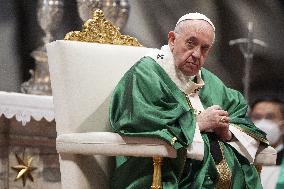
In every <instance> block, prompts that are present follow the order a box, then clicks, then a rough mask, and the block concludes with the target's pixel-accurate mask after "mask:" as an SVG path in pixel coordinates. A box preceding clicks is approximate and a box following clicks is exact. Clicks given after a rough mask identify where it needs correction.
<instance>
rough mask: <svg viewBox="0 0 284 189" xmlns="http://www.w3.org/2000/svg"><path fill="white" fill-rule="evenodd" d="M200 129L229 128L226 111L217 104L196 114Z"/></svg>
mask: <svg viewBox="0 0 284 189" xmlns="http://www.w3.org/2000/svg"><path fill="white" fill-rule="evenodd" d="M197 123H198V126H199V130H200V131H207V130H211V131H216V130H219V129H220V130H223V131H224V130H229V117H228V112H226V111H224V110H222V108H221V107H220V106H218V105H213V106H211V107H209V108H207V109H206V110H204V111H203V112H201V113H200V114H199V115H198V116H197Z"/></svg>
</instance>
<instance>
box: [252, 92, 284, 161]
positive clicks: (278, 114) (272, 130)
mask: <svg viewBox="0 0 284 189" xmlns="http://www.w3.org/2000/svg"><path fill="white" fill-rule="evenodd" d="M250 117H251V120H252V121H253V122H254V124H255V125H256V126H257V127H258V128H259V129H261V130H263V131H264V132H265V133H266V134H267V136H266V137H267V139H268V141H269V143H270V145H271V146H272V147H274V148H275V149H276V151H277V160H276V165H280V164H281V161H282V158H283V155H284V141H283V133H284V121H283V119H284V102H283V101H281V100H280V99H278V98H275V97H269V96H267V97H262V98H259V99H257V100H255V101H254V102H253V103H252V105H251V113H250Z"/></svg>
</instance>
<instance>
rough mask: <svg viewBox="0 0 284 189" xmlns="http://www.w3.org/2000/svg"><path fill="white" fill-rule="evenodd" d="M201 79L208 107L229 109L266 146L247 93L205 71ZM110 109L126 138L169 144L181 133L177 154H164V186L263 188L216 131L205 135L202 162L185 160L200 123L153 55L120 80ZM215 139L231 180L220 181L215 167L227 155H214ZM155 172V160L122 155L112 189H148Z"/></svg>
mask: <svg viewBox="0 0 284 189" xmlns="http://www.w3.org/2000/svg"><path fill="white" fill-rule="evenodd" d="M201 77H202V79H203V80H204V82H205V86H204V87H203V88H202V89H201V90H200V92H199V96H200V99H201V102H202V105H203V107H204V108H207V107H209V106H212V105H219V106H220V107H221V108H222V109H224V110H226V111H228V113H229V115H230V123H231V124H232V125H233V126H235V127H237V128H238V129H240V130H241V131H243V132H245V133H247V134H248V135H250V136H252V137H253V138H255V139H257V140H259V141H260V142H261V144H264V145H267V140H266V139H265V134H264V133H263V132H262V131H260V130H258V129H257V128H256V127H255V126H254V125H253V123H252V122H251V121H250V120H249V119H248V118H247V116H246V112H247V105H246V103H245V100H244V98H243V97H242V95H241V94H240V93H239V92H237V91H235V90H232V89H230V88H227V87H226V86H225V85H224V84H223V83H222V82H221V80H219V79H218V78H217V77H216V76H215V75H214V74H212V73H211V72H209V71H208V70H206V69H202V70H201ZM109 113H110V123H111V127H112V128H113V130H114V131H115V132H117V133H119V134H120V135H122V136H140V137H141V136H145V137H156V138H160V139H162V140H165V141H166V142H168V143H169V144H171V142H172V139H173V138H174V137H176V139H177V140H176V142H175V143H174V144H171V145H172V147H173V148H174V149H176V150H177V152H178V157H177V158H175V159H172V158H164V162H163V164H162V182H163V188H164V189H186V188H187V189H188V188H193V189H195V188H220V186H222V187H223V188H233V189H243V188H248V189H258V188H262V187H261V184H260V179H259V175H258V173H257V171H256V169H255V166H254V165H252V164H250V163H249V161H248V160H247V159H246V158H244V157H243V156H242V155H240V154H239V153H238V152H237V151H236V150H235V149H234V148H233V147H231V146H230V145H229V144H228V143H226V142H223V141H220V140H219V139H218V138H217V137H216V136H214V134H213V133H206V132H204V133H201V134H202V138H203V140H204V158H203V161H198V160H193V159H186V147H188V145H190V144H191V142H192V140H193V135H194V132H195V127H196V115H195V114H194V109H192V108H191V106H190V105H189V103H188V101H187V99H186V96H185V94H184V93H183V92H182V91H181V90H180V89H179V88H178V87H177V86H176V84H175V83H174V82H173V81H172V80H171V79H170V77H169V76H168V75H167V73H166V72H165V71H164V69H163V68H162V67H161V66H160V65H159V64H158V63H156V62H155V60H153V59H152V58H150V57H144V58H142V59H141V60H140V61H139V62H137V63H136V64H135V65H134V66H133V67H132V68H131V69H130V70H129V71H128V72H127V73H126V74H125V75H124V76H123V78H122V79H121V80H120V82H119V83H118V85H117V86H116V88H115V90H114V93H113V96H112V100H111V104H110V112H109ZM214 143H215V144H217V146H219V147H220V148H219V151H221V154H222V157H223V160H224V161H225V164H224V165H226V166H225V168H227V170H228V171H229V172H230V174H231V179H230V181H229V183H228V182H227V183H222V182H221V181H222V179H221V177H222V175H223V172H222V173H221V174H220V173H219V172H220V170H219V169H217V167H218V166H216V165H217V164H219V163H220V161H219V160H222V158H221V159H218V157H217V158H216V157H214V154H213V153H214V149H213V147H214V145H212V144H214ZM215 146H216V145H215ZM141 150H143V149H141ZM217 151H218V149H217ZM217 154H218V153H217ZM219 154H220V153H219ZM222 162H223V161H222ZM218 171H219V172H218ZM152 175H153V162H152V158H150V157H149V158H142V157H117V158H116V170H115V172H114V173H113V176H112V180H111V188H113V189H126V188H127V189H149V188H150V187H151V183H152Z"/></svg>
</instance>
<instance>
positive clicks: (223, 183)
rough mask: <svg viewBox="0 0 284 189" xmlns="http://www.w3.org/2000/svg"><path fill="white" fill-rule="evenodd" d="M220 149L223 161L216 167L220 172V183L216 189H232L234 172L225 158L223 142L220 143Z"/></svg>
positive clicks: (218, 182)
mask: <svg viewBox="0 0 284 189" xmlns="http://www.w3.org/2000/svg"><path fill="white" fill-rule="evenodd" d="M219 147H220V149H221V152H222V157H223V159H222V160H221V162H220V163H218V164H217V165H216V169H217V172H218V181H217V184H216V189H229V188H231V180H232V172H231V170H230V168H229V166H228V163H227V161H226V159H225V157H224V146H223V144H222V143H221V142H219Z"/></svg>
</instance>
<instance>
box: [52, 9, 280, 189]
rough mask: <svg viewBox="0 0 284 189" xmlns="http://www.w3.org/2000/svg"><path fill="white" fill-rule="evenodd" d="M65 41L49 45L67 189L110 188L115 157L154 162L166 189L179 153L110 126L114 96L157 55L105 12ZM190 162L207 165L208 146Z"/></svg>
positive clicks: (196, 147) (267, 158)
mask: <svg viewBox="0 0 284 189" xmlns="http://www.w3.org/2000/svg"><path fill="white" fill-rule="evenodd" d="M65 39H66V40H59V41H55V42H52V43H50V44H48V45H47V52H48V62H49V70H50V76H51V84H52V91H53V100H54V107H55V119H56V128H57V139H56V146H57V151H58V153H59V154H60V171H61V181H62V188H66V189H67V188H68V189H81V188H84V189H88V188H92V189H107V188H109V177H110V174H111V171H112V169H113V166H114V164H113V163H114V162H113V158H111V156H117V155H125V156H141V157H153V160H154V163H153V164H154V173H153V185H152V188H153V189H155V188H157V189H158V188H161V180H160V179H161V171H160V162H161V160H162V157H171V158H174V157H176V152H175V150H174V149H173V148H172V147H171V146H170V145H168V144H167V143H165V142H164V141H162V140H158V139H153V138H139V137H121V136H120V135H118V134H116V133H112V132H111V131H110V129H109V124H108V103H109V99H110V95H111V92H112V90H113V89H114V87H115V85H116V84H117V83H118V81H119V80H120V78H121V77H122V76H123V74H124V73H125V72H126V71H127V70H128V69H129V68H130V67H131V66H132V65H133V64H134V63H135V62H136V61H137V60H138V59H139V58H141V57H142V56H143V55H145V54H146V53H147V52H149V50H151V49H149V48H145V47H141V46H140V44H139V42H138V41H137V40H136V39H134V38H132V37H129V36H124V35H121V34H120V32H119V31H118V29H117V28H115V27H114V26H113V25H112V24H111V23H110V22H108V21H106V20H105V19H104V17H103V13H102V12H101V11H97V12H96V13H95V14H94V18H93V19H90V20H88V21H87V22H86V23H85V24H84V26H83V30H82V31H81V32H71V33H68V34H67V35H66V37H65ZM90 42H96V43H90ZM101 43H108V44H101ZM127 45H134V46H127ZM139 46H140V47H139ZM275 155H276V153H275V151H274V149H271V148H266V149H259V152H258V156H257V159H256V162H258V163H259V164H273V162H275V158H276V156H275ZM187 156H188V157H189V158H193V159H200V160H202V158H203V144H202V143H200V142H198V141H194V142H193V143H192V145H191V146H189V147H188V151H187ZM138 166H139V165H138ZM129 171H130V172H131V170H129Z"/></svg>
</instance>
